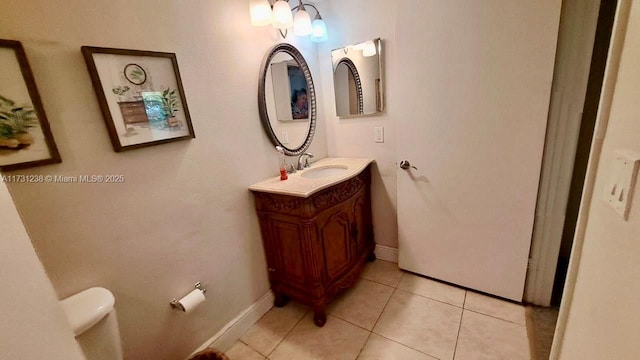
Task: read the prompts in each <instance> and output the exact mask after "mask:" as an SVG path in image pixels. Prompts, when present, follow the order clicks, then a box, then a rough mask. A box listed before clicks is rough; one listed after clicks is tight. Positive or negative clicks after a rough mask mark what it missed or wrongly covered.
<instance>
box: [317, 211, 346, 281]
mask: <svg viewBox="0 0 640 360" xmlns="http://www.w3.org/2000/svg"><path fill="white" fill-rule="evenodd" d="M349 203H350V202H347V203H346V204H342V205H339V206H337V207H335V208H332V209H331V210H329V211H326V212H325V213H323V214H321V215H320V216H318V223H319V227H318V234H319V242H320V248H321V250H322V261H323V264H321V268H323V269H324V271H325V279H326V280H327V282H331V281H332V280H334V279H336V278H338V277H340V275H342V274H343V273H344V272H345V271H346V270H348V269H349V265H350V263H351V259H352V255H351V254H352V244H351V221H350V220H351V219H350V216H349V210H350V209H349Z"/></svg>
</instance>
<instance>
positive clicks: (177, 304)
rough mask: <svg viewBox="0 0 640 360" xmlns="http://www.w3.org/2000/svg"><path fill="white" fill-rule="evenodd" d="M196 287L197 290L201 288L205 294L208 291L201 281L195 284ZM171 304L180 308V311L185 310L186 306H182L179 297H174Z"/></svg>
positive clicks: (174, 307)
mask: <svg viewBox="0 0 640 360" xmlns="http://www.w3.org/2000/svg"><path fill="white" fill-rule="evenodd" d="M194 287H195V288H196V290H200V291H202V293H203V294H205V293H206V292H207V289H206V288H204V287H203V286H202V284H201V283H200V281H198V282H197V283H196V284H195V286H194ZM169 305H171V307H172V308H173V309H176V310H180V311H185V309H184V306H182V304H180V300H178V299H175V298H174V299H173V300H171V302H170V303H169Z"/></svg>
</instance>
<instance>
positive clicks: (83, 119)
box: [0, 0, 330, 359]
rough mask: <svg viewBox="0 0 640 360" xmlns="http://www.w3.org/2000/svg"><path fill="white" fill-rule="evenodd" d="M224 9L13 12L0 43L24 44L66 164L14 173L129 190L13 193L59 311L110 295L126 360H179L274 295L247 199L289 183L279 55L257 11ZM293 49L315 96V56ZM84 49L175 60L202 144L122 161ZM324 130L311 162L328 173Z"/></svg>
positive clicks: (24, 6) (70, 2)
mask: <svg viewBox="0 0 640 360" xmlns="http://www.w3.org/2000/svg"><path fill="white" fill-rule="evenodd" d="M221 5H222V2H221V1H210V0H191V1H188V2H185V1H177V0H141V1H135V2H132V1H125V0H100V1H91V2H86V1H81V0H66V1H47V0H30V1H22V0H8V1H5V2H3V6H2V9H3V10H2V11H3V16H2V17H3V20H2V21H1V22H0V38H4V39H16V40H20V41H22V42H23V45H24V47H25V50H26V53H27V56H28V58H29V61H30V63H31V65H32V68H33V72H34V76H35V80H36V82H37V85H38V88H39V90H40V93H41V96H42V100H43V103H44V108H45V111H46V113H47V116H48V118H49V121H50V123H51V128H52V131H53V135H54V137H55V140H56V142H57V144H58V147H59V149H60V153H61V155H62V159H63V163H62V164H60V165H52V166H45V167H38V168H33V169H29V170H24V171H19V172H15V173H20V174H52V175H67V176H77V175H91V174H99V175H106V174H123V175H124V176H125V177H126V182H125V183H124V184H11V185H10V190H11V193H12V195H13V197H14V199H15V202H16V206H17V208H18V209H19V210H20V212H21V215H22V217H23V221H24V223H25V226H26V228H27V230H28V231H29V233H30V235H31V238H32V240H33V243H34V246H35V248H36V249H37V251H38V254H39V256H40V258H41V261H42V262H43V264H44V267H45V268H46V269H47V271H48V273H49V275H50V278H51V281H52V283H53V285H54V288H55V290H56V292H57V295H58V297H59V298H64V297H67V296H69V295H71V294H74V293H76V292H79V291H81V290H84V289H86V288H88V287H91V286H103V287H106V288H108V289H110V290H111V291H113V293H114V295H115V297H116V308H117V309H118V318H119V322H120V326H121V332H122V340H123V346H124V351H125V356H126V358H128V359H179V358H184V357H186V356H187V355H188V354H189V353H191V351H192V350H194V349H196V348H197V347H198V346H200V345H201V344H202V343H203V342H204V341H205V340H207V339H208V338H210V337H211V336H212V335H214V334H215V333H216V332H217V331H218V330H220V329H221V328H222V326H223V325H225V324H226V323H227V322H229V321H230V320H231V319H233V318H234V317H235V316H236V315H237V314H238V313H240V312H241V311H242V310H244V309H245V308H247V307H248V306H249V305H250V304H252V303H253V302H254V301H256V300H257V299H258V298H260V297H261V296H262V295H263V294H265V293H266V292H267V291H268V289H269V284H268V281H267V274H266V265H265V258H264V253H263V248H262V242H261V239H260V233H259V227H258V221H257V218H256V216H255V211H254V208H253V200H252V198H251V195H250V193H249V191H248V190H247V186H248V185H250V184H252V183H255V182H257V181H260V180H262V179H264V178H266V177H270V176H276V175H277V174H278V168H277V164H278V162H277V154H276V152H275V151H274V149H273V146H272V145H271V143H270V142H269V140H268V138H267V137H266V136H265V134H264V132H263V130H262V128H261V125H260V120H259V116H258V106H257V101H256V98H257V96H256V94H257V86H258V76H259V71H260V65H261V61H262V59H263V56H264V55H265V53H266V52H267V51H268V50H269V49H270V48H271V47H272V46H273V45H275V44H276V43H277V42H279V41H281V39H280V38H279V35H277V32H276V31H275V30H273V28H269V27H265V28H255V27H252V26H251V25H250V20H249V11H248V10H249V8H248V1H227V2H225V3H224V7H223V6H221ZM294 44H295V45H296V46H298V48H299V49H300V50H301V52H302V53H303V55H305V57H306V58H307V60H308V63H309V66H310V68H311V72H312V75H313V76H314V78H315V79H314V80H316V86H317V87H319V86H320V82H319V81H318V78H319V73H318V59H317V56H316V47H315V45H314V44H312V43H311V42H309V41H308V40H307V39H303V40H299V41H297V42H296V43H294ZM82 45H90V46H104V47H115V48H125V49H140V50H155V51H167V52H175V53H176V54H177V59H178V64H179V67H180V72H181V75H182V81H183V84H184V90H185V93H186V98H187V103H188V106H189V110H190V112H191V118H192V122H193V127H194V129H195V134H196V139H193V140H189V141H181V142H176V143H171V144H164V145H159V146H154V147H150V148H145V149H138V150H133V151H128V152H123V153H115V152H114V151H113V150H112V147H111V143H110V141H109V136H108V134H107V131H106V127H105V124H104V121H103V118H102V115H101V112H100V108H99V106H98V102H97V100H96V95H95V93H94V91H93V88H92V86H91V81H90V78H89V75H88V72H87V70H86V66H85V63H84V60H83V58H82V55H81V52H80V46H82ZM327 64H328V65H329V66H330V61H329V62H327ZM319 105H320V109H319V110H320V111H319V118H320V119H322V116H323V114H322V112H323V111H322V110H323V107H322V105H321V104H319ZM323 124H324V123H323V121H319V122H318V130H317V133H316V139H315V141H314V143H313V145H312V147H311V148H310V149H309V150H310V151H311V152H313V153H314V154H315V155H316V156H317V157H319V158H322V157H325V156H326V154H327V151H326V143H325V139H324V133H325V130H324V127H323V126H324V125H323ZM25 241H26V240H25ZM11 272H12V273H13V274H18V273H20V270H18V269H15V270H11ZM3 273H4V272H3ZM196 281H202V282H203V284H204V285H205V286H206V287H207V288H208V292H207V301H206V302H205V303H204V304H203V305H202V306H201V307H200V308H198V309H196V310H195V311H194V312H193V313H191V314H183V313H179V312H176V311H173V310H171V309H170V307H169V301H170V300H171V299H172V298H174V297H179V296H181V295H184V294H186V293H187V292H189V291H190V290H192V288H193V284H194V283H195V282H196ZM38 346H41V345H40V344H38Z"/></svg>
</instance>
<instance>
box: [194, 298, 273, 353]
mask: <svg viewBox="0 0 640 360" xmlns="http://www.w3.org/2000/svg"><path fill="white" fill-rule="evenodd" d="M274 299H275V297H274V296H273V293H272V292H271V289H269V291H268V292H267V293H266V294H264V295H262V297H261V298H260V299H258V301H256V302H255V303H253V304H251V306H249V307H248V308H246V309H245V310H244V311H242V312H241V313H240V314H238V316H236V317H235V318H234V319H233V320H231V321H230V322H229V323H228V324H227V325H225V326H224V327H223V328H222V330H220V331H218V333H217V334H215V335H214V336H213V337H212V338H211V339H209V340H207V341H206V342H205V343H204V344H202V345H201V346H200V347H199V348H198V349H197V350H196V351H194V353H196V352H198V351H201V350H204V349H206V348H209V347H211V348H215V349H217V350H220V351H227V350H229V348H230V347H231V346H233V344H235V342H236V341H238V339H240V337H241V336H242V335H243V334H244V333H245V332H247V330H249V328H250V327H251V326H253V324H255V323H256V322H257V321H258V320H260V318H261V317H262V315H264V314H265V313H266V312H267V311H269V310H271V308H272V307H273V300H274Z"/></svg>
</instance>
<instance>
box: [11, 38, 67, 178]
mask: <svg viewBox="0 0 640 360" xmlns="http://www.w3.org/2000/svg"><path fill="white" fill-rule="evenodd" d="M61 161H62V160H61V159H60V154H59V153H58V148H57V147H56V143H55V141H54V140H53V135H51V130H50V129H49V122H48V121H47V116H46V115H45V113H44V108H43V107H42V102H41V101H40V94H38V89H37V88H36V83H35V81H34V80H33V74H32V73H31V68H30V67H29V62H27V56H26V54H25V52H24V48H23V47H22V44H21V43H20V42H19V41H14V40H2V39H0V170H2V171H10V170H16V169H24V168H28V167H33V166H39V165H46V164H54V163H59V162H61Z"/></svg>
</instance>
